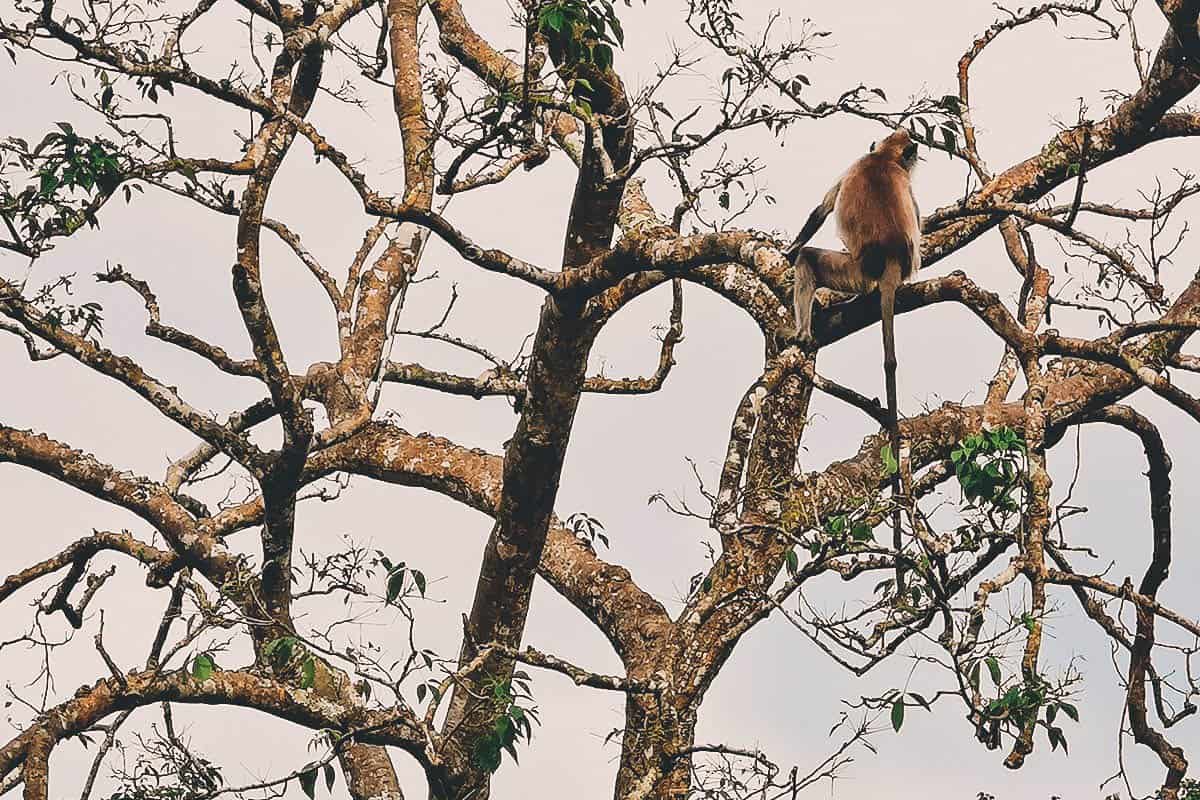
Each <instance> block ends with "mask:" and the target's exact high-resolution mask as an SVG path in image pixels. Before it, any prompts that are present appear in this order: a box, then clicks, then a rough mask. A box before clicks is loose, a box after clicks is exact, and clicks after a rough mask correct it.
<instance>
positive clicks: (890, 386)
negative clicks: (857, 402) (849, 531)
mask: <svg viewBox="0 0 1200 800" xmlns="http://www.w3.org/2000/svg"><path fill="white" fill-rule="evenodd" d="M899 285H900V262H898V261H895V260H889V261H888V263H887V266H886V267H885V268H884V271H883V275H881V276H880V278H879V316H880V319H881V321H882V323H883V325H882V327H883V380H884V384H885V385H886V388H887V408H888V427H889V431H888V433H889V434H890V443H891V447H892V458H894V459H895V460H896V471H895V472H893V473H892V503H893V507H892V544H893V545H894V547H895V548H896V597H897V598H899V597H900V596H901V595H902V594H903V593H904V567H903V565H902V564H901V562H900V548H901V547H902V546H903V544H904V542H903V539H902V538H901V535H900V498H901V496H902V494H903V490H902V488H901V485H900V417H899V415H898V414H897V412H896V335H895V334H896V329H895V321H896V288H897V287H898V286H899Z"/></svg>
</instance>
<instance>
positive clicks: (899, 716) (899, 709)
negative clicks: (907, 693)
mask: <svg viewBox="0 0 1200 800" xmlns="http://www.w3.org/2000/svg"><path fill="white" fill-rule="evenodd" d="M903 724H904V696H903V695H901V696H900V697H898V698H897V699H896V700H895V702H893V703H892V730H894V731H896V732H897V733H899V732H900V726H901V725H903Z"/></svg>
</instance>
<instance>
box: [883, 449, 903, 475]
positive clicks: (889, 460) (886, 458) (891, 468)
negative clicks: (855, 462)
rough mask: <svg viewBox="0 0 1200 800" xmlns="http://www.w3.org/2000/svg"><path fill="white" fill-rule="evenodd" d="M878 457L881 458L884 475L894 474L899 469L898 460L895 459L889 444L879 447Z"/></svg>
mask: <svg viewBox="0 0 1200 800" xmlns="http://www.w3.org/2000/svg"><path fill="white" fill-rule="evenodd" d="M879 457H880V458H881V459H883V469H884V474H885V475H895V474H896V473H897V472H899V471H900V462H899V461H897V460H896V455H895V454H894V453H893V452H892V446H891V445H890V444H885V445H884V446H883V447H881V448H880V449H879Z"/></svg>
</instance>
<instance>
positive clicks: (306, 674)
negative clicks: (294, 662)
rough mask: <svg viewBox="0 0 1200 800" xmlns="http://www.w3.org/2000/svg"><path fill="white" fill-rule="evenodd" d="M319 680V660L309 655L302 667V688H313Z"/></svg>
mask: <svg viewBox="0 0 1200 800" xmlns="http://www.w3.org/2000/svg"><path fill="white" fill-rule="evenodd" d="M316 682H317V660H316V659H315V658H313V657H312V656H309V657H308V658H307V659H306V660H305V662H304V665H303V666H302V667H301V668H300V688H301V689H311V688H312V687H313V685H314V684H315V683H316Z"/></svg>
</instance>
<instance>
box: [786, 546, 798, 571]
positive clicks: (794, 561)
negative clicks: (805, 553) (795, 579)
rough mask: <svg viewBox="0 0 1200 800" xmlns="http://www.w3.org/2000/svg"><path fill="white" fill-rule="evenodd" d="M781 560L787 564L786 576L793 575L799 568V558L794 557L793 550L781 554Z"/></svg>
mask: <svg viewBox="0 0 1200 800" xmlns="http://www.w3.org/2000/svg"><path fill="white" fill-rule="evenodd" d="M783 560H784V563H786V564H787V571H788V574H789V575H795V574H796V570H798V569H799V568H800V557H799V556H797V555H796V551H795V550H794V549H789V550H787V551H785V552H784V554H783Z"/></svg>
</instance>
